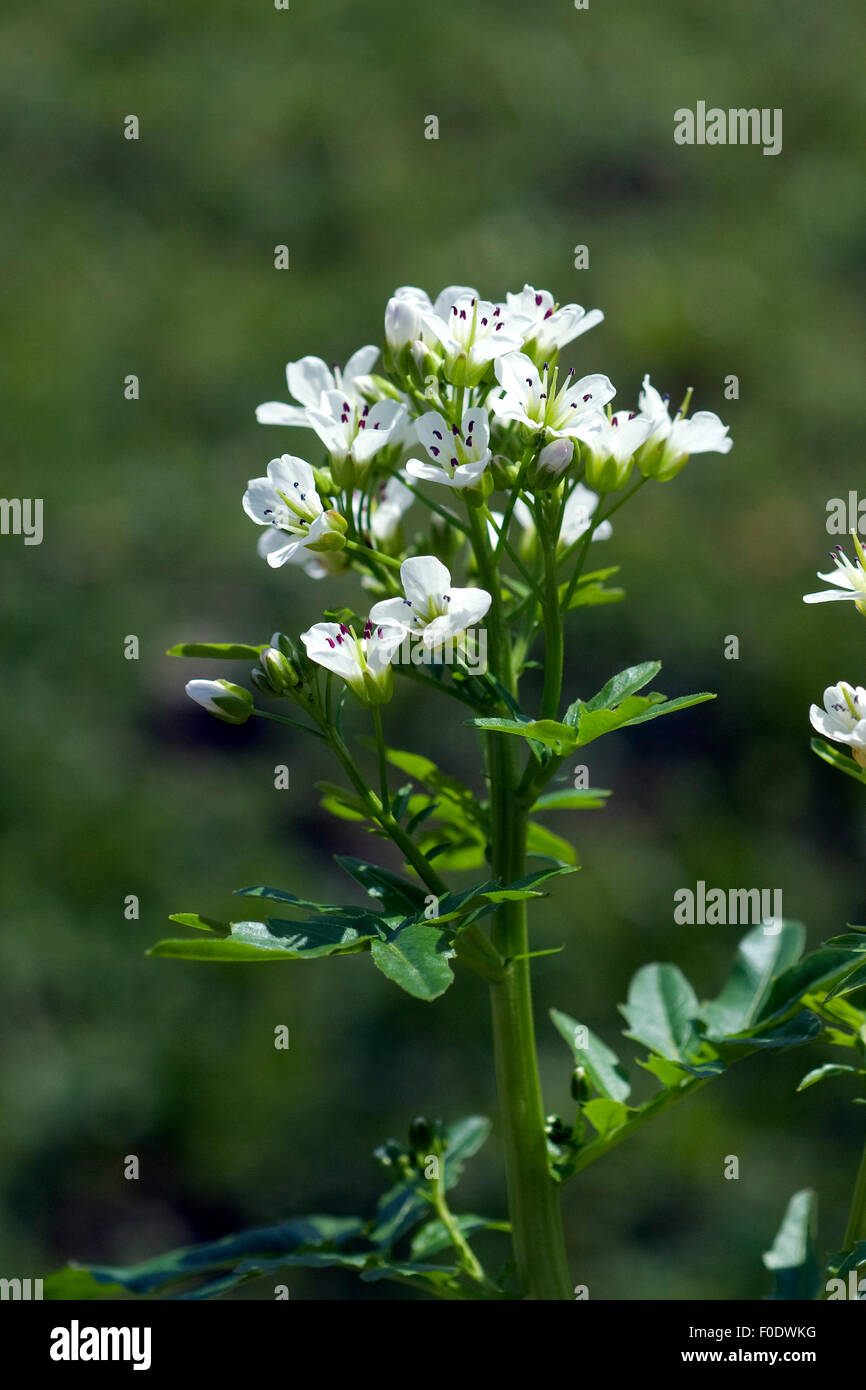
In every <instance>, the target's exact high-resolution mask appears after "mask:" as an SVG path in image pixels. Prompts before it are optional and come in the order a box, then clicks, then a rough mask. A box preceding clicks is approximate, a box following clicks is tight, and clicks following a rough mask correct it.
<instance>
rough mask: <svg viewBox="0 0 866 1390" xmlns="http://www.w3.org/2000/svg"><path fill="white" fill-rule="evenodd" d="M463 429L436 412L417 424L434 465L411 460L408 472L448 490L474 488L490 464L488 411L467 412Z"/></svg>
mask: <svg viewBox="0 0 866 1390" xmlns="http://www.w3.org/2000/svg"><path fill="white" fill-rule="evenodd" d="M461 426H462V427H461V428H460V429H458V428H457V426H456V425H449V424H448V422H447V421H446V420H445V419H444V417H443V416H442V415H440V414H439V412H438V411H436V410H431V411H428V413H427V414H426V415H422V416H420V418H419V419H417V420H416V421H415V431H416V433H417V435H418V438H419V439H420V441H421V443H422V444H423V445H424V448H425V449H426V450H427V453H428V454H429V455H430V458H431V459H432V460H433V462H432V463H428V462H427V461H426V460H422V459H409V461H408V463H407V464H406V472H407V473H409V474H411V475H412V477H413V478H423V479H424V481H425V482H428V483H444V484H445V485H446V487H472V486H473V485H474V484H475V483H477V482H478V480H479V478H480V477H481V475H482V473H483V472H484V470H485V468H486V467H487V465H488V463H489V462H490V421H489V420H488V418H487V411H486V410H482V409H481V408H480V407H479V406H473V407H472V408H471V409H470V410H467V411H465V413H464V415H463V420H462V422H461Z"/></svg>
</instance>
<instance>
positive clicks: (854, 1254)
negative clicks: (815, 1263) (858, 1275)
mask: <svg viewBox="0 0 866 1390" xmlns="http://www.w3.org/2000/svg"><path fill="white" fill-rule="evenodd" d="M864 1264H866V1240H858V1241H857V1242H856V1244H855V1245H853V1246H852V1248H851V1249H850V1250H840V1251H838V1253H837V1254H835V1255H831V1256H830V1259H829V1260H828V1261H827V1273H828V1274H830V1275H832V1276H833V1277H834V1278H836V1279H844V1277H845V1275H846V1274H850V1272H851V1270H852V1269H859V1268H860V1266H861V1265H864Z"/></svg>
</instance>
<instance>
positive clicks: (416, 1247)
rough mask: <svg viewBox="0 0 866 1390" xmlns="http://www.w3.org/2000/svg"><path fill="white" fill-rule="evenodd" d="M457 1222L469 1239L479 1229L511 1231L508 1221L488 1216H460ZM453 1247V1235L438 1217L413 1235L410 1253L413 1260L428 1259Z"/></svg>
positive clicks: (459, 1228)
mask: <svg viewBox="0 0 866 1390" xmlns="http://www.w3.org/2000/svg"><path fill="white" fill-rule="evenodd" d="M455 1224H456V1225H457V1228H458V1230H459V1231H460V1233H461V1235H463V1236H465V1237H466V1238H467V1239H468V1238H469V1237H470V1236H474V1235H476V1234H477V1233H478V1232H479V1231H510V1230H511V1227H510V1225H509V1224H508V1222H507V1221H490V1220H489V1219H488V1218H487V1217H486V1216H469V1215H466V1216H458V1217H455ZM450 1249H451V1236H450V1235H449V1233H448V1230H447V1229H446V1227H445V1225H444V1223H443V1222H442V1221H440V1220H439V1218H438V1217H434V1219H433V1220H432V1221H428V1222H427V1223H426V1225H424V1226H422V1227H421V1228H420V1230H418V1231H417V1232H416V1233H415V1235H414V1236H413V1237H412V1245H411V1249H410V1254H411V1256H412V1259H413V1260H426V1259H428V1258H429V1257H430V1256H431V1255H438V1254H439V1251H440V1250H450Z"/></svg>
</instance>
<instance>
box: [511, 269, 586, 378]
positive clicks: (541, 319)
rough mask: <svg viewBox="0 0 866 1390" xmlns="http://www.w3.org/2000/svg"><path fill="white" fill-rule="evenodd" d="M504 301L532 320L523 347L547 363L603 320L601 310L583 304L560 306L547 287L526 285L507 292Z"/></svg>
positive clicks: (533, 356)
mask: <svg viewBox="0 0 866 1390" xmlns="http://www.w3.org/2000/svg"><path fill="white" fill-rule="evenodd" d="M505 302H506V304H507V306H508V308H509V310H510V311H511V312H512V313H513V314H519V315H521V316H522V317H523V318H527V319H529V327H528V328H527V329H526V330H525V331H524V338H523V346H524V349H525V351H526V353H527V356H529V357H532V358H533V359H534V361H536V362H546V361H547V360H548V358H551V357H553V355H554V354H555V353H556V352H558V351H559V350H560V348H564V347H565V346H566V345H567V344H568V343H571V342H573V341H574V339H575V338H579V337H580V335H581V334H582V333H587V332H588V331H589V329H590V328H595V326H596V324H597V323H601V322H602V320H603V319H604V314H603V313H602V312H601V310H600V309H591V310H590V311H589V312H588V313H587V311H586V309H584V308H583V307H582V305H580V304H561V305H558V304H556V302H555V301H554V298H553V295H552V294H550V292H549V291H548V290H536V289H535V288H534V287H533V286H532V285H524V286H523V289H522V290H521V291H520V293H519V294H507V295H506V296H505Z"/></svg>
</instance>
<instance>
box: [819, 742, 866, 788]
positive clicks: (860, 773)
mask: <svg viewBox="0 0 866 1390" xmlns="http://www.w3.org/2000/svg"><path fill="white" fill-rule="evenodd" d="M810 746H811V749H812V752H813V753H817V755H818V757H819V758H821V759H822V760H823V761H824V762H825V763H829V764H830V766H831V767H835V768H836V771H837V772H844V773H845V775H846V776H847V777H853V778H854V780H855V782H866V770H864V769H863V768H860V767H858V766H857V764H856V763H855V761H854V759H853V758H852V757H851V756H850V755H849V754H848V753H843V752H842V750H841V748H836V747H834V746H833V744H832V743H825V742H824V740H823V739H822V738H813V739H812V741H811V745H810Z"/></svg>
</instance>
